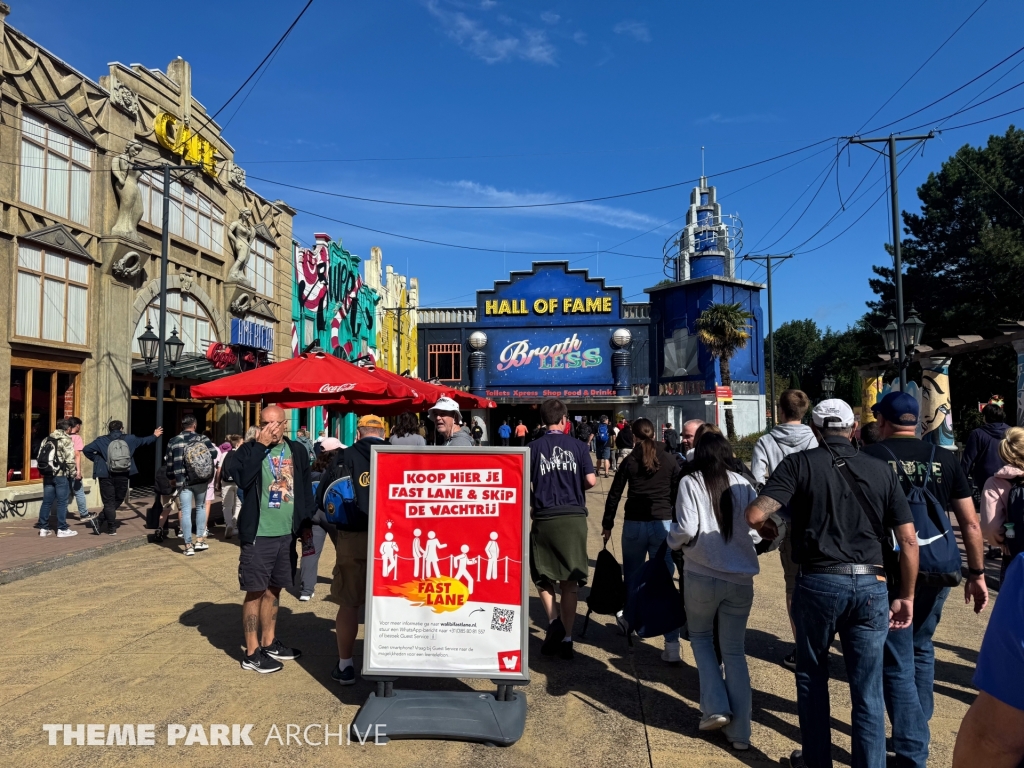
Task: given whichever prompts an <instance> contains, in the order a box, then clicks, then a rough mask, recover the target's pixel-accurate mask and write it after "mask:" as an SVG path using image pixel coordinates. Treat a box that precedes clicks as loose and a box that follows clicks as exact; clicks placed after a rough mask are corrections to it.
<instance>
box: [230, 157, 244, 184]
mask: <svg viewBox="0 0 1024 768" xmlns="http://www.w3.org/2000/svg"><path fill="white" fill-rule="evenodd" d="M228 180H229V181H230V182H231V183H232V184H234V185H235V186H237V187H241V188H242V189H245V169H244V168H242V166H240V165H236V164H235V163H231V167H230V169H229V170H228Z"/></svg>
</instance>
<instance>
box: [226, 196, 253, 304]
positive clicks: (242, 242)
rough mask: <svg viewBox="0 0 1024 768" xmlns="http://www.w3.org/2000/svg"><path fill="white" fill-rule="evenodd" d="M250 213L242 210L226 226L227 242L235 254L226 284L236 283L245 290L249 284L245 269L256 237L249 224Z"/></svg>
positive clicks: (246, 209) (247, 210)
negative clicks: (244, 287)
mask: <svg viewBox="0 0 1024 768" xmlns="http://www.w3.org/2000/svg"><path fill="white" fill-rule="evenodd" d="M251 219H252V211H250V210H249V209H248V208H243V209H242V210H240V211H239V212H238V219H236V220H235V221H233V222H231V224H229V225H228V242H230V243H231V249H232V250H233V251H234V252H235V263H234V264H233V265H232V267H231V270H230V271H229V272H228V282H229V283H238V284H239V285H244V286H246V287H247V288H249V287H251V283H250V282H249V281H248V280H247V279H246V277H245V267H246V265H247V264H248V263H249V254H250V252H251V250H252V241H253V240H254V239H255V237H256V228H255V227H254V226H253V225H252V224H251V223H250V221H251Z"/></svg>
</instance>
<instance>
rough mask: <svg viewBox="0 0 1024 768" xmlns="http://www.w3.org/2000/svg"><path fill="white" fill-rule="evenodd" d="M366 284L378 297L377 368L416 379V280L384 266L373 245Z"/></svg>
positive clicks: (367, 268) (379, 254)
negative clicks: (406, 374)
mask: <svg viewBox="0 0 1024 768" xmlns="http://www.w3.org/2000/svg"><path fill="white" fill-rule="evenodd" d="M366 284H367V285H368V286H370V287H371V288H372V289H373V290H375V291H376V292H377V294H378V295H379V296H380V297H381V298H380V302H379V303H378V304H377V365H379V366H380V367H382V368H385V369H387V370H389V371H394V372H395V373H405V372H406V371H408V372H409V375H410V376H417V370H416V364H417V359H416V356H417V352H416V350H417V344H416V338H417V333H416V328H417V324H418V323H417V317H416V306H417V305H418V304H419V281H418V280H417V279H416V278H415V277H408V278H407V276H406V275H400V274H398V272H396V271H395V270H394V268H393V267H391V266H390V265H389V266H387V267H385V266H384V254H383V253H382V252H381V249H380V248H378V247H376V246H374V247H373V248H371V249H370V260H369V261H367V262H366Z"/></svg>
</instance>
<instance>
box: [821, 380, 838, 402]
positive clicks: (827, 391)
mask: <svg viewBox="0 0 1024 768" xmlns="http://www.w3.org/2000/svg"><path fill="white" fill-rule="evenodd" d="M821 391H822V392H823V393H824V395H825V399H826V400H831V399H832V393H833V392H835V391H836V380H835V378H834V377H832V376H829V375H828V374H826V375H825V378H824V379H822V380H821Z"/></svg>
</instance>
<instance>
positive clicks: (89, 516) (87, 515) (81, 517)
mask: <svg viewBox="0 0 1024 768" xmlns="http://www.w3.org/2000/svg"><path fill="white" fill-rule="evenodd" d="M94 517H95V515H94V514H93V513H92V512H86V513H85V514H84V515H79V516H78V519H79V520H81V521H82V522H85V521H86V520H92V519H93V518H94Z"/></svg>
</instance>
